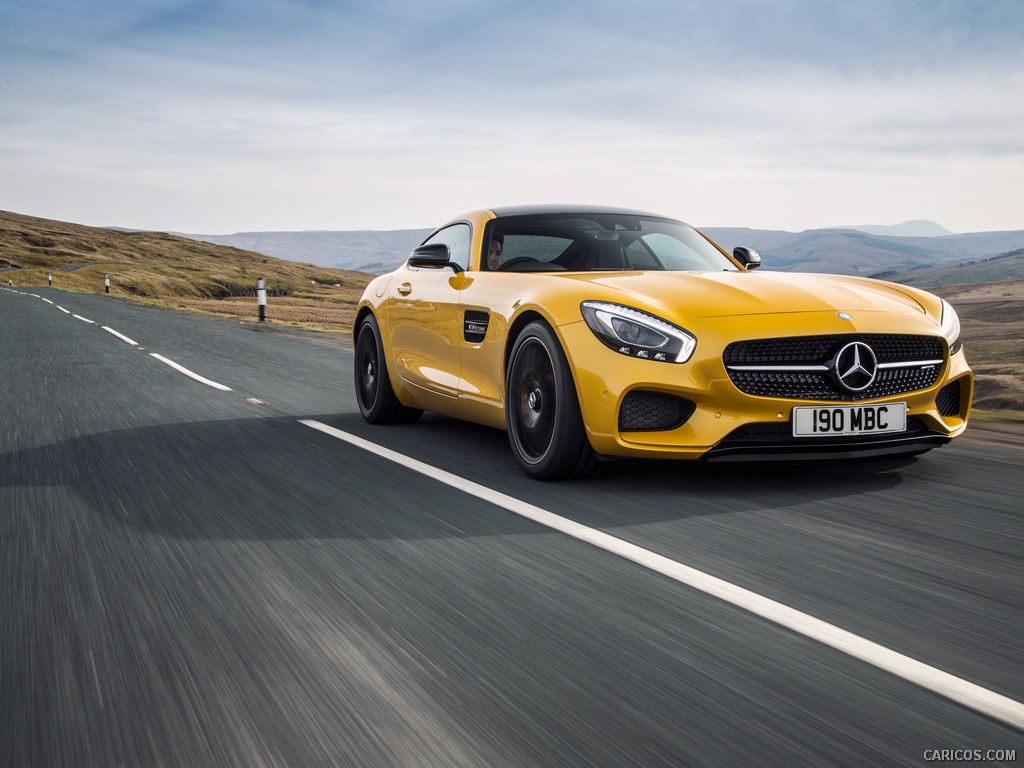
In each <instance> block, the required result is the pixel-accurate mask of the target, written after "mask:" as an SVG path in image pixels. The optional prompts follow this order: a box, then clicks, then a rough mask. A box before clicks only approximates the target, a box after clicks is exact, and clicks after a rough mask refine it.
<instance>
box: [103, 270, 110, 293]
mask: <svg viewBox="0 0 1024 768" xmlns="http://www.w3.org/2000/svg"><path fill="white" fill-rule="evenodd" d="M103 288H104V290H105V291H106V292H107V293H110V274H109V273H107V272H104V273H103Z"/></svg>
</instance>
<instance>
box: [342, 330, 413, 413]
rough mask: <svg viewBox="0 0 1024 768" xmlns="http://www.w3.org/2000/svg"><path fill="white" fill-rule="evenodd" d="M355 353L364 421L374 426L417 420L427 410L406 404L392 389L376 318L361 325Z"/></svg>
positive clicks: (356, 387) (357, 380) (359, 399)
mask: <svg viewBox="0 0 1024 768" xmlns="http://www.w3.org/2000/svg"><path fill="white" fill-rule="evenodd" d="M355 352H356V354H355V362H354V375H355V391H356V401H357V402H358V403H359V412H360V413H362V414H363V418H364V419H366V420H367V421H368V422H370V423H371V424H403V423H410V422H413V421H416V420H417V419H418V418H419V417H420V416H421V415H422V414H423V411H421V410H418V409H416V408H408V407H406V406H404V405H402V404H401V403H400V402H399V401H398V398H397V397H395V392H394V390H393V389H392V388H391V379H390V377H389V376H388V367H387V363H386V362H385V360H384V345H383V343H382V342H381V339H380V327H379V326H378V325H377V320H376V318H374V316H373V315H367V316H366V317H365V318H364V319H363V321H362V323H360V324H359V331H358V333H357V335H356V350H355Z"/></svg>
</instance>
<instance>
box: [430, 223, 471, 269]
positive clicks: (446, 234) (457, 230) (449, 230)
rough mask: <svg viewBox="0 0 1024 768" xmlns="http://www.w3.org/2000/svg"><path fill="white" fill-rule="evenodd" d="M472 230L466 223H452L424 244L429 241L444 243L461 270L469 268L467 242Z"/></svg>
mask: <svg viewBox="0 0 1024 768" xmlns="http://www.w3.org/2000/svg"><path fill="white" fill-rule="evenodd" d="M472 235H473V232H472V230H471V229H470V228H469V225H468V224H452V225H451V226H450V227H445V228H444V229H442V230H441V231H440V232H438V233H437V234H436V235H434V236H433V237H432V238H430V239H429V240H427V242H426V243H424V245H427V244H429V243H444V244H445V245H447V246H448V250H449V251H451V254H452V256H451V260H452V261H453V262H454V263H455V264H458V265H459V266H460V267H461V268H462V269H463V270H466V269H469V243H470V240H471V239H472Z"/></svg>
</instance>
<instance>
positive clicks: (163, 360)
mask: <svg viewBox="0 0 1024 768" xmlns="http://www.w3.org/2000/svg"><path fill="white" fill-rule="evenodd" d="M149 354H150V355H152V356H153V357H155V358H156V359H157V360H159V361H160V362H161V363H167V365H169V366H171V368H173V369H174V370H176V371H180V372H181V373H184V374H185V375H186V376H189V377H191V378H193V379H195V380H196V381H198V382H200V383H202V384H205V385H206V386H208V387H213V388H214V389H219V390H221V391H222V392H231V391H232V389H231V387H225V386H224V385H223V384H218V383H217V382H216V381H211V380H210V379H207V378H206V377H205V376H200V375H199V374H198V373H195V372H193V371H190V370H189V369H188V368H186V367H185V366H183V365H178V364H177V363H176V362H174V361H173V360H168V359H167V358H166V357H164V356H163V355H158V354H157V353H156V352H150V353H149Z"/></svg>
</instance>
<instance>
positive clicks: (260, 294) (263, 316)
mask: <svg viewBox="0 0 1024 768" xmlns="http://www.w3.org/2000/svg"><path fill="white" fill-rule="evenodd" d="M256 302H257V303H258V304H259V313H260V322H261V323H265V322H266V321H267V285H266V281H265V280H264V279H263V278H262V277H261V278H259V279H257V280H256Z"/></svg>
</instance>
